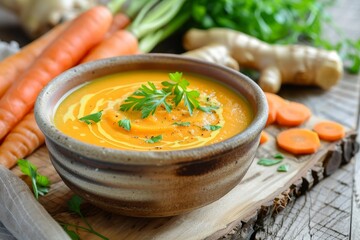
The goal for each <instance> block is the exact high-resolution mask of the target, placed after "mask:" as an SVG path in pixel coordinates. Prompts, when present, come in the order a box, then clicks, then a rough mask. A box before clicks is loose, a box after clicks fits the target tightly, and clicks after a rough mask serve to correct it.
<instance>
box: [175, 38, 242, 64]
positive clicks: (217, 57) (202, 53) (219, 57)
mask: <svg viewBox="0 0 360 240" xmlns="http://www.w3.org/2000/svg"><path fill="white" fill-rule="evenodd" d="M182 55H183V56H187V57H192V58H197V59H201V60H204V61H207V62H211V63H216V64H219V65H223V66H226V67H229V68H232V69H235V70H239V64H238V63H237V62H236V61H235V59H233V58H232V57H231V56H230V53H229V50H228V49H227V48H226V47H225V46H224V45H220V44H211V45H207V46H204V47H200V48H197V49H195V50H192V51H188V52H185V53H183V54H182Z"/></svg>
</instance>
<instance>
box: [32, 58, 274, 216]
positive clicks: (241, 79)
mask: <svg viewBox="0 0 360 240" xmlns="http://www.w3.org/2000/svg"><path fill="white" fill-rule="evenodd" d="M35 116H36V121H37V123H38V125H39V127H40V129H41V130H42V132H43V133H44V135H45V138H46V146H47V148H48V150H49V155H50V159H51V162H52V164H53V166H54V167H55V169H56V171H57V172H58V173H59V175H60V177H61V178H62V180H63V181H64V183H65V184H66V185H67V186H68V187H69V188H70V189H72V190H73V191H74V192H75V193H77V194H79V195H80V196H82V197H83V198H84V199H85V200H87V201H88V202H90V203H92V204H94V205H96V206H98V207H100V208H102V209H105V210H107V211H111V212H113V213H118V214H122V215H127V216H137V217H163V216H173V215H178V214H182V213H185V212H188V211H191V210H194V209H196V208H199V207H202V206H205V205H207V204H210V203H212V202H214V201H216V200H218V199H219V198H221V197H222V196H224V195H225V194H227V193H228V192H229V191H230V190H231V189H233V188H234V187H235V186H236V185H237V184H239V182H240V181H241V179H242V178H243V177H244V175H245V173H246V171H247V170H248V168H249V166H250V165H251V163H252V161H253V159H254V156H255V153H256V150H257V148H258V145H259V139H260V133H261V131H262V129H263V128H264V126H265V123H266V118H267V105H266V100H265V96H264V94H263V92H262V90H261V89H260V88H259V87H258V86H257V85H256V83H255V82H254V81H252V80H251V79H249V78H248V77H246V76H245V75H243V74H241V73H239V72H237V71H234V70H231V69H230V68H227V67H222V66H219V65H216V64H211V63H206V62H203V61H200V60H195V59H191V58H186V57H183V56H178V55H175V54H143V55H141V54H140V55H134V56H125V57H115V58H109V59H104V60H99V61H94V62H89V63H86V64H82V65H79V66H77V67H74V68H72V69H70V70H68V71H66V72H64V73H62V74H61V75H59V76H57V77H56V78H55V79H53V80H52V81H51V82H50V83H49V84H48V85H47V86H46V87H45V88H44V89H43V91H42V92H41V94H40V95H39V97H38V99H37V102H36V105H35ZM244 194H246V193H244Z"/></svg>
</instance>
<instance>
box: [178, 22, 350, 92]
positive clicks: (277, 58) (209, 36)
mask: <svg viewBox="0 0 360 240" xmlns="http://www.w3.org/2000/svg"><path fill="white" fill-rule="evenodd" d="M213 43H218V44H222V45H224V46H226V47H227V48H228V50H229V52H230V55H231V56H232V57H233V58H234V59H235V60H236V61H237V62H238V63H239V65H240V66H244V67H247V68H253V69H256V70H258V71H260V74H261V76H260V79H259V85H260V87H261V88H262V89H263V90H264V91H266V92H271V93H276V92H278V91H279V90H280V87H281V84H282V83H283V84H295V85H316V86H319V87H321V88H322V89H329V88H330V87H332V86H334V85H335V84H336V83H337V82H338V81H339V80H340V79H341V76H342V74H343V65H342V61H341V59H340V57H339V55H338V54H337V53H336V52H335V51H327V50H322V49H317V48H314V47H310V46H302V45H271V44H268V43H265V42H263V41H260V40H259V39H257V38H254V37H251V36H249V35H246V34H244V33H241V32H238V31H235V30H231V29H225V28H212V29H209V30H200V29H191V30H189V31H188V32H187V33H186V34H185V36H184V39H183V45H184V48H185V49H186V50H193V49H197V48H199V47H203V46H205V45H208V44H213Z"/></svg>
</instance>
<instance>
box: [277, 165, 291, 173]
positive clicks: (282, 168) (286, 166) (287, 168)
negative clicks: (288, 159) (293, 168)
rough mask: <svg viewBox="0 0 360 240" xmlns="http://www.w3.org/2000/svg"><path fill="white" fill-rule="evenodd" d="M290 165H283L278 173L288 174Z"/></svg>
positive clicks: (278, 169)
mask: <svg viewBox="0 0 360 240" xmlns="http://www.w3.org/2000/svg"><path fill="white" fill-rule="evenodd" d="M289 167H290V166H289V164H281V165H280V166H279V167H278V168H277V171H278V172H287V171H289Z"/></svg>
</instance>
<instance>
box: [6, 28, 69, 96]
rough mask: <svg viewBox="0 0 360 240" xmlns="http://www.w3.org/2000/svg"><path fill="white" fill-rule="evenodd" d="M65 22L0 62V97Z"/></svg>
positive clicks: (58, 32) (55, 36) (61, 29)
mask: <svg viewBox="0 0 360 240" xmlns="http://www.w3.org/2000/svg"><path fill="white" fill-rule="evenodd" d="M65 26H66V24H60V25H58V26H56V27H55V28H53V29H52V30H50V31H49V32H48V33H46V34H44V35H43V36H41V37H40V38H38V39H36V40H34V41H33V42H31V43H29V44H28V45H26V46H25V47H23V48H22V49H20V51H19V52H17V53H15V54H13V55H11V56H9V57H7V58H5V59H4V60H3V61H1V62H0V97H1V96H3V95H4V93H5V92H6V90H7V89H8V88H9V87H10V86H11V84H12V83H13V82H14V81H16V79H17V78H19V76H20V75H21V74H22V73H24V71H25V70H26V69H27V68H28V67H29V66H30V65H31V64H32V62H33V61H34V59H36V58H37V57H38V56H39V55H40V53H41V52H42V51H43V50H44V49H45V48H46V47H47V46H48V45H49V44H50V43H51V42H52V41H53V40H54V39H56V38H57V37H58V36H59V35H60V34H61V32H62V31H63V30H64V28H65Z"/></svg>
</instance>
